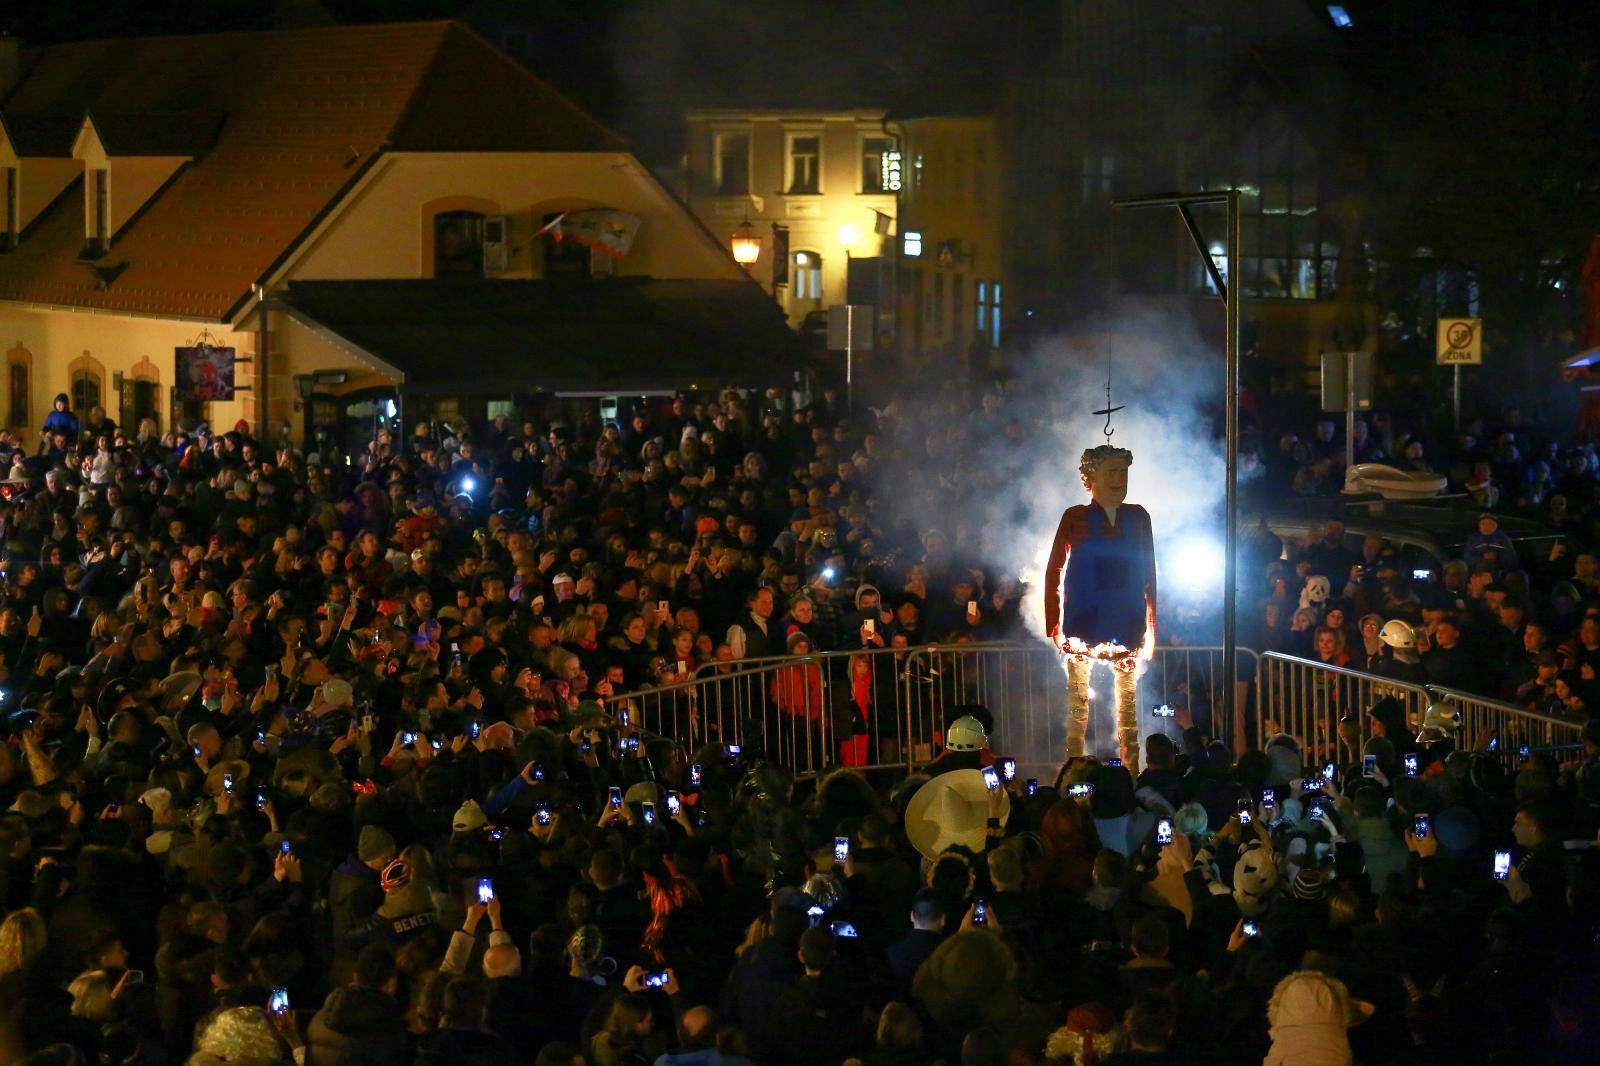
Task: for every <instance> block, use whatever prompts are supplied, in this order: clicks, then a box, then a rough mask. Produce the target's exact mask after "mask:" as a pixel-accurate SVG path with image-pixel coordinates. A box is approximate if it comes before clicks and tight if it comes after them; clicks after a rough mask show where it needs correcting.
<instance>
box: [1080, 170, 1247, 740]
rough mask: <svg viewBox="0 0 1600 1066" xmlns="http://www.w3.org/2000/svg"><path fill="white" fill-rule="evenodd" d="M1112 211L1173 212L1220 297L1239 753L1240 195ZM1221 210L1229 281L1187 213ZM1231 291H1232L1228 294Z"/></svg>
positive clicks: (1141, 203)
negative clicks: (1225, 215) (1149, 209)
mask: <svg viewBox="0 0 1600 1066" xmlns="http://www.w3.org/2000/svg"><path fill="white" fill-rule="evenodd" d="M1111 206H1112V207H1114V208H1140V207H1175V208H1177V209H1178V217H1179V218H1181V219H1182V220H1183V226H1184V229H1186V230H1188V232H1189V238H1190V239H1191V240H1193V241H1194V246H1195V249H1196V250H1197V251H1199V253H1200V261H1201V262H1202V263H1204V264H1205V267H1206V272H1207V273H1208V274H1210V275H1211V283H1212V284H1213V285H1215V286H1216V287H1217V293H1218V294H1219V295H1220V296H1221V297H1222V307H1223V316H1224V334H1225V340H1224V347H1223V377H1224V382H1225V388H1224V403H1223V438H1224V451H1223V454H1224V456H1225V459H1224V465H1225V467H1226V476H1227V486H1226V491H1225V495H1224V503H1223V514H1224V523H1225V525H1226V529H1225V532H1224V536H1225V548H1224V552H1223V566H1222V583H1223V584H1222V691H1223V694H1224V698H1225V699H1226V700H1227V701H1228V707H1229V709H1230V710H1231V712H1232V714H1231V716H1230V717H1231V719H1232V721H1233V747H1234V750H1235V751H1236V752H1237V751H1243V750H1244V743H1245V728H1244V726H1245V723H1244V706H1243V705H1242V704H1241V703H1240V701H1239V698H1238V689H1237V685H1236V682H1237V680H1238V676H1239V664H1238V658H1237V656H1238V642H1239V617H1238V596H1239V590H1238V563H1239V311H1240V303H1241V301H1242V299H1243V294H1242V293H1241V292H1240V290H1239V288H1238V281H1239V278H1240V277H1241V276H1242V274H1243V271H1241V270H1240V269H1239V244H1240V241H1239V190H1238V189H1225V190H1218V191H1216V192H1195V193H1160V194H1157V195H1154V196H1130V197H1123V198H1122V199H1118V200H1112V201H1111ZM1210 206H1224V207H1226V208H1227V209H1228V236H1227V242H1226V248H1227V260H1226V262H1227V264H1228V277H1227V278H1223V276H1222V272H1221V271H1219V270H1218V269H1217V264H1216V261H1215V260H1213V259H1212V258H1211V254H1210V252H1209V250H1208V248H1207V245H1206V241H1205V238H1204V237H1203V236H1202V234H1201V232H1200V226H1199V224H1198V223H1196V222H1195V219H1194V214H1193V211H1192V209H1193V208H1196V207H1210ZM1230 285H1232V286H1233V288H1231V289H1230V288H1229V286H1230Z"/></svg>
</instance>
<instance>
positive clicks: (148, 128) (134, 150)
mask: <svg viewBox="0 0 1600 1066" xmlns="http://www.w3.org/2000/svg"><path fill="white" fill-rule="evenodd" d="M89 117H90V118H91V119H92V120H93V122H94V129H95V132H96V133H98V134H99V135H100V144H101V146H102V147H104V148H105V150H106V155H109V156H119V155H143V156H197V155H203V154H204V153H205V152H207V151H209V150H210V149H211V146H212V145H214V144H216V143H217V134H218V133H220V132H222V122H223V119H224V118H225V117H226V116H225V115H223V113H222V112H221V111H162V112H153V113H145V114H140V113H137V112H136V113H134V114H131V115H129V114H113V113H107V112H102V111H95V112H93V113H91V114H90V116H89Z"/></svg>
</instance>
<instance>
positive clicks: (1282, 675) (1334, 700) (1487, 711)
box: [1251, 652, 1582, 762]
mask: <svg viewBox="0 0 1600 1066" xmlns="http://www.w3.org/2000/svg"><path fill="white" fill-rule="evenodd" d="M1260 662H1261V674H1260V684H1259V686H1258V697H1259V698H1258V702H1257V712H1256V716H1255V729H1256V735H1255V737H1253V738H1251V739H1252V741H1253V742H1254V743H1255V744H1257V745H1259V744H1260V743H1261V742H1263V741H1264V740H1265V739H1266V738H1267V736H1268V735H1270V734H1271V733H1273V732H1275V731H1278V730H1282V731H1283V732H1286V733H1290V734H1292V735H1294V736H1296V737H1299V738H1300V739H1301V741H1302V742H1303V743H1304V744H1305V745H1306V747H1307V755H1308V761H1311V762H1316V761H1341V760H1353V759H1354V758H1355V757H1356V756H1357V755H1359V754H1360V752H1359V750H1357V751H1355V752H1352V751H1349V750H1346V749H1343V748H1341V746H1340V737H1339V721H1340V719H1341V718H1342V717H1344V716H1345V715H1347V714H1348V715H1351V716H1352V722H1353V723H1354V724H1355V729H1356V730H1357V733H1358V735H1359V737H1360V742H1361V743H1365V742H1366V740H1367V737H1368V736H1369V731H1368V728H1367V716H1366V713H1365V712H1366V710H1367V709H1368V708H1369V707H1371V706H1372V705H1373V704H1374V703H1377V702H1378V701H1379V700H1380V699H1382V698H1383V697H1385V696H1393V697H1394V698H1395V699H1397V700H1398V701H1400V703H1401V705H1402V706H1404V707H1405V711H1406V721H1407V723H1408V725H1409V728H1410V729H1411V730H1412V731H1413V733H1414V732H1415V731H1416V730H1417V729H1419V728H1420V727H1421V725H1422V719H1423V714H1424V712H1426V710H1427V708H1428V704H1429V703H1432V702H1435V701H1441V700H1442V701H1443V702H1445V703H1448V704H1450V705H1451V706H1453V707H1455V708H1456V709H1458V710H1459V711H1460V712H1461V715H1462V724H1461V733H1460V735H1459V740H1458V742H1459V743H1461V744H1463V745H1471V746H1473V747H1477V748H1482V747H1484V745H1486V744H1487V743H1488V742H1489V739H1490V738H1497V739H1498V744H1497V745H1496V753H1497V754H1499V755H1500V756H1501V757H1502V758H1504V759H1506V760H1508V761H1511V760H1514V759H1515V758H1516V757H1517V753H1518V750H1519V749H1520V748H1521V747H1522V746H1523V745H1527V746H1528V747H1529V748H1530V749H1532V750H1534V751H1540V750H1544V751H1549V752H1551V753H1553V754H1555V755H1556V756H1557V758H1558V761H1560V760H1561V759H1563V758H1565V757H1570V755H1571V753H1572V751H1573V750H1574V748H1573V745H1575V744H1576V743H1577V742H1578V739H1579V734H1580V731H1581V729H1582V723H1581V722H1574V721H1569V720H1566V719H1563V718H1558V717H1556V716H1554V715H1548V714H1542V713H1540V712H1538V711H1530V710H1528V709H1526V708H1524V707H1518V706H1516V705H1514V704H1509V703H1503V702H1501V701H1499V700H1493V699H1489V698H1488V697H1485V696H1479V695H1476V694H1474V693H1470V692H1459V691H1456V690H1454V689H1442V688H1434V689H1431V690H1430V689H1428V688H1425V687H1423V686H1422V685H1417V684H1409V683H1406V682H1403V681H1394V680H1391V679H1389V678H1386V677H1380V676H1378V675H1376V674H1368V673H1363V672H1361V671H1359V670H1351V669H1348V668H1345V667H1339V666H1330V665H1328V664H1327V663H1323V662H1318V661H1317V660H1314V659H1301V658H1297V657H1295V656H1293V655H1284V654H1282V653H1281V652H1267V653H1265V654H1264V655H1262V656H1261V659H1260Z"/></svg>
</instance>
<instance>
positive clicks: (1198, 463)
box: [908, 300, 1225, 642]
mask: <svg viewBox="0 0 1600 1066" xmlns="http://www.w3.org/2000/svg"><path fill="white" fill-rule="evenodd" d="M1017 362H1018V363H1019V364H1020V373H1019V376H1018V377H1016V378H1014V379H1013V380H1012V381H1011V382H1010V383H1009V384H1008V386H1007V390H1006V391H1007V397H1008V399H1007V408H1006V414H1007V415H1008V416H1010V415H1020V416H1021V420H1022V424H1023V428H1024V432H1023V434H1022V439H1021V440H1020V441H1017V442H1014V443H1012V444H1010V445H1009V446H1008V447H1003V448H1002V449H996V448H994V447H993V446H991V445H986V444H984V443H983V442H982V441H978V442H975V443H977V444H978V448H979V453H980V456H983V457H986V458H988V459H989V461H990V462H991V463H994V464H996V465H998V466H999V467H1000V468H1001V470H1002V471H1003V477H1004V480H1003V482H1002V483H1001V484H999V485H996V486H994V491H992V492H990V493H988V494H987V495H978V496H974V497H973V498H971V499H969V500H968V504H967V511H966V515H967V518H966V521H965V522H958V523H956V524H957V527H958V529H961V530H964V531H965V532H966V534H967V539H969V541H970V537H971V534H972V533H973V532H974V530H973V529H972V524H973V523H977V524H978V529H977V530H976V532H977V548H978V552H977V554H978V555H980V556H981V558H982V560H983V562H984V564H985V565H989V566H992V567H995V568H997V569H998V570H999V572H1000V573H1001V574H1002V575H1008V576H1011V577H1019V578H1021V579H1022V580H1024V581H1026V582H1027V583H1028V584H1029V586H1030V594H1029V595H1028V597H1027V598H1026V600H1025V604H1026V607H1025V612H1024V617H1025V619H1026V622H1027V625H1028V628H1029V629H1030V631H1032V632H1033V633H1035V634H1036V635H1038V636H1040V637H1041V638H1042V637H1043V636H1044V621H1043V605H1042V597H1041V596H1040V595H1039V590H1040V589H1041V588H1042V585H1043V582H1042V576H1043V572H1044V564H1045V561H1046V557H1047V556H1048V554H1049V549H1050V541H1051V538H1052V537H1053V536H1054V534H1055V530H1056V525H1057V523H1058V522H1059V521H1060V518H1061V512H1062V511H1063V510H1065V509H1066V508H1067V507H1069V506H1072V505H1073V504H1077V503H1083V502H1086V501H1087V500H1088V493H1087V492H1086V491H1085V490H1084V488H1083V483H1082V481H1081V480H1080V478H1079V475H1078V462H1079V458H1080V456H1081V455H1082V453H1083V451H1084V449H1086V448H1091V447H1094V446H1095V445H1098V444H1102V443H1104V442H1105V440H1106V438H1105V436H1104V435H1103V433H1102V431H1103V429H1104V427H1105V421H1106V420H1105V416H1103V415H1094V414H1092V413H1091V412H1093V411H1096V410H1099V409H1102V408H1104V407H1105V405H1106V404H1105V400H1106V382H1107V379H1108V378H1109V379H1110V383H1111V402H1112V404H1113V405H1120V406H1124V410H1121V411H1118V412H1117V413H1116V414H1114V415H1113V416H1112V429H1113V430H1114V434H1113V436H1112V438H1111V442H1112V443H1113V444H1115V445H1117V446H1118V447H1123V448H1127V449H1129V450H1131V451H1132V452H1133V465H1132V467H1131V468H1130V470H1129V474H1128V502H1129V503H1135V504H1139V505H1141V506H1143V507H1144V508H1145V509H1146V510H1148V511H1149V512H1150V516H1151V519H1152V522H1153V526H1154V530H1155V538H1156V555H1157V567H1158V575H1159V582H1160V606H1161V615H1162V619H1163V626H1164V627H1170V619H1171V618H1172V617H1173V616H1174V612H1175V610H1177V609H1181V607H1182V606H1184V605H1190V606H1194V607H1196V608H1198V610H1199V612H1200V613H1205V614H1214V613H1215V610H1216V607H1217V601H1218V600H1220V592H1221V589H1222V573H1221V570H1222V558H1223V555H1222V546H1223V526H1222V505H1223V495H1224V485H1225V480H1224V471H1225V463H1224V455H1223V445H1222V441H1221V439H1220V436H1219V434H1217V433H1216V431H1215V427H1216V422H1217V413H1218V412H1220V410H1221V408H1222V402H1223V357H1222V353H1221V352H1220V351H1219V350H1217V347H1216V345H1215V344H1213V343H1209V342H1207V341H1205V340H1203V339H1202V338H1201V337H1200V335H1199V333H1198V331H1197V329H1196V326H1195V322H1194V320H1193V318H1192V317H1191V316H1190V314H1189V313H1188V312H1187V311H1186V310H1172V309H1168V308H1165V307H1162V306H1159V305H1152V304H1150V303H1148V302H1142V301H1131V300H1130V301H1124V302H1122V303H1120V304H1119V305H1117V306H1115V307H1114V308H1112V309H1111V310H1110V311H1108V312H1106V313H1105V314H1103V315H1102V316H1101V317H1100V318H1099V319H1097V320H1095V321H1092V322H1091V323H1089V324H1088V325H1087V326H1086V327H1085V328H1084V329H1082V330H1081V331H1078V332H1076V333H1074V334H1073V335H1072V336H1070V337H1067V336H1063V337H1057V338H1053V339H1046V340H1043V341H1040V342H1037V343H1036V344H1034V346H1033V347H1032V348H1031V350H1030V351H1029V352H1028V353H1026V354H1025V355H1024V356H1023V357H1022V358H1021V359H1019V360H1017ZM980 461H982V459H980ZM934 498H935V499H936V498H937V497H934ZM908 502H910V504H911V505H912V507H913V508H917V509H920V511H921V513H919V514H917V515H916V517H917V520H918V521H920V522H922V523H924V525H925V526H926V525H933V526H941V527H943V528H948V526H947V525H946V524H947V523H951V522H952V519H951V516H950V514H949V511H948V505H947V506H946V508H945V512H944V513H943V514H940V513H939V511H938V509H936V508H930V507H929V506H928V505H929V503H930V502H931V501H930V497H929V495H928V494H923V495H922V496H921V497H920V498H919V499H917V500H912V501H908ZM949 531H950V532H952V533H954V534H955V535H956V536H957V539H958V540H960V539H963V538H962V537H961V535H960V533H958V532H957V531H956V530H949ZM1168 632H1169V633H1170V628H1168ZM1163 642H1165V641H1163Z"/></svg>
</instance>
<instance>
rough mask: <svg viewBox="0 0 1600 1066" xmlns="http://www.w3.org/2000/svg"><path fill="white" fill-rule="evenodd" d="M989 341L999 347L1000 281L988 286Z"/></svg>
mask: <svg viewBox="0 0 1600 1066" xmlns="http://www.w3.org/2000/svg"><path fill="white" fill-rule="evenodd" d="M989 343H990V344H992V345H994V346H995V347H996V348H998V347H1000V283H999V282H998V281H997V282H995V283H994V284H992V285H990V286H989Z"/></svg>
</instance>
